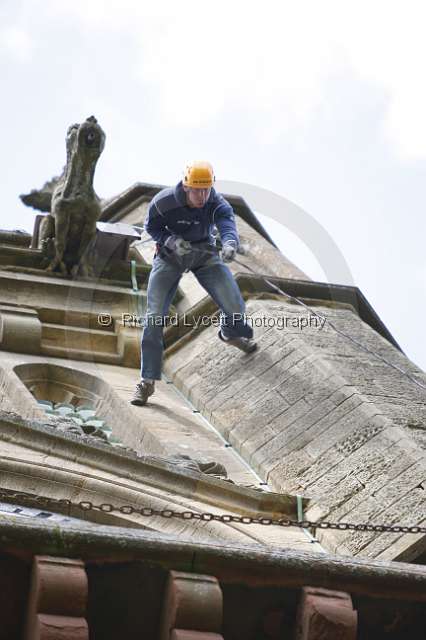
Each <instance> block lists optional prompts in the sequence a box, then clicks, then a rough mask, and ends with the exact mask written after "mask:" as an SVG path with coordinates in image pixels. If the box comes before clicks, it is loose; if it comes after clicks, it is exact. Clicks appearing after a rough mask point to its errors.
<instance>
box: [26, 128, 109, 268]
mask: <svg viewBox="0 0 426 640" xmlns="http://www.w3.org/2000/svg"><path fill="white" fill-rule="evenodd" d="M104 146H105V133H104V132H103V131H102V129H101V127H100V126H99V124H98V122H97V120H96V118H95V117H94V116H90V117H89V118H87V120H85V122H83V123H82V124H73V125H71V126H70V127H69V128H68V131H67V137H66V149H67V163H66V165H65V167H64V170H63V172H62V175H61V176H59V177H58V178H53V179H52V180H50V181H49V182H47V183H46V184H45V185H44V186H43V187H42V189H40V190H33V191H31V193H29V194H27V195H22V196H20V197H21V200H22V202H23V203H24V204H26V205H28V206H31V207H34V208H35V209H38V210H40V211H48V212H49V214H48V215H47V216H44V218H43V220H42V221H41V223H40V228H39V235H38V248H39V249H41V250H42V252H43V254H44V255H45V256H46V257H48V260H47V262H48V266H47V268H46V270H47V271H57V270H58V269H59V271H60V272H61V273H62V274H63V275H67V274H70V275H71V276H72V277H75V276H77V275H82V276H87V275H91V274H92V273H93V270H92V266H91V264H90V256H91V253H92V252H91V248H92V247H93V245H94V241H95V237H96V222H97V220H98V218H99V216H100V213H101V206H100V199H99V198H98V196H97V195H96V193H95V191H94V189H93V177H94V173H95V167H96V163H97V161H98V158H99V156H100V155H101V153H102V151H103V148H104Z"/></svg>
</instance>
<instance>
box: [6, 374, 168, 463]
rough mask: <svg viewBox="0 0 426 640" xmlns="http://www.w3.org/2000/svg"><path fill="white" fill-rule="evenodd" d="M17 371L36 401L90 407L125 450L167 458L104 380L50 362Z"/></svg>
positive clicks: (162, 448)
mask: <svg viewBox="0 0 426 640" xmlns="http://www.w3.org/2000/svg"><path fill="white" fill-rule="evenodd" d="M13 370H14V373H15V374H16V375H17V377H18V378H19V379H20V380H21V382H22V383H23V384H24V385H25V386H26V388H27V389H28V390H29V391H30V393H31V394H32V395H33V396H34V399H35V400H49V401H50V402H53V403H69V404H72V405H73V406H74V407H75V408H76V409H78V408H79V407H82V406H86V407H87V406H89V407H91V408H93V409H94V410H95V411H96V416H97V417H99V418H100V419H102V420H104V421H105V422H106V423H107V424H108V425H110V426H111V428H112V430H113V434H114V436H116V437H117V438H119V439H120V440H121V442H122V443H123V444H124V445H125V446H127V447H130V448H132V449H134V450H135V451H137V452H138V453H146V454H156V455H158V454H160V455H164V453H165V448H164V446H163V445H162V444H161V443H160V442H159V440H157V438H156V437H155V436H153V435H152V434H151V432H149V430H148V429H147V428H146V425H145V426H144V425H143V424H142V420H141V417H140V416H139V415H138V414H137V413H136V412H134V411H133V410H132V408H131V406H130V405H128V404H127V403H126V402H125V401H124V400H122V399H121V398H120V397H119V396H118V394H117V393H116V392H115V391H114V389H113V388H112V387H110V385H109V384H107V383H106V382H105V381H104V380H102V379H101V378H98V377H96V376H94V375H92V374H90V373H87V372H85V371H82V370H79V369H75V368H71V367H65V366H60V365H57V364H53V363H50V362H42V363H36V362H27V363H24V364H19V365H16V366H15V367H14V369H13Z"/></svg>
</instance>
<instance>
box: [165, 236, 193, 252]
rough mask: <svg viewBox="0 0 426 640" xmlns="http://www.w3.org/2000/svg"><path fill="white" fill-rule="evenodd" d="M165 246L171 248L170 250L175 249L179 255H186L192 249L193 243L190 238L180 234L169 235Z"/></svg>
mask: <svg viewBox="0 0 426 640" xmlns="http://www.w3.org/2000/svg"><path fill="white" fill-rule="evenodd" d="M164 246H165V247H167V249H170V251H174V252H175V253H176V254H177V255H178V256H184V255H186V254H187V253H190V251H191V243H190V242H189V240H184V239H183V238H181V237H180V236H169V237H168V238H167V240H166V241H165V243H164Z"/></svg>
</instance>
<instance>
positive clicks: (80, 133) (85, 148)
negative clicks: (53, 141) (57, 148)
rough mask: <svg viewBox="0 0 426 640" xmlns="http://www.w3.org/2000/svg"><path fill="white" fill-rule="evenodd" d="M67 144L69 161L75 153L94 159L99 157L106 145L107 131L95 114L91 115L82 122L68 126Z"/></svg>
mask: <svg viewBox="0 0 426 640" xmlns="http://www.w3.org/2000/svg"><path fill="white" fill-rule="evenodd" d="M66 145H67V161H68V162H69V161H70V160H71V156H72V154H73V153H82V154H84V155H86V156H87V157H90V158H92V159H97V158H99V156H100V155H101V153H102V151H103V150H104V146H105V133H104V132H103V131H102V129H101V127H100V126H99V125H98V121H97V120H96V118H95V116H90V117H89V118H87V119H86V120H85V121H84V122H83V123H82V124H78V123H77V124H72V125H71V126H70V127H68V131H67V137H66Z"/></svg>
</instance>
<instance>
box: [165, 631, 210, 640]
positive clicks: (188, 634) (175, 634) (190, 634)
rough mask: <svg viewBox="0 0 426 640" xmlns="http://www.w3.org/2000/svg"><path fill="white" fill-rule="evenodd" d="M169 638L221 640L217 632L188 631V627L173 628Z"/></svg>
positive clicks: (176, 639) (175, 639)
mask: <svg viewBox="0 0 426 640" xmlns="http://www.w3.org/2000/svg"><path fill="white" fill-rule="evenodd" d="M170 640H223V636H221V635H220V634H219V633H210V632H209V631H189V630H188V629H173V631H171V633H170Z"/></svg>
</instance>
